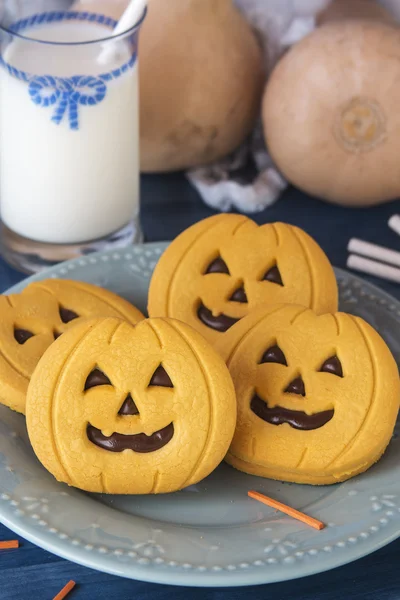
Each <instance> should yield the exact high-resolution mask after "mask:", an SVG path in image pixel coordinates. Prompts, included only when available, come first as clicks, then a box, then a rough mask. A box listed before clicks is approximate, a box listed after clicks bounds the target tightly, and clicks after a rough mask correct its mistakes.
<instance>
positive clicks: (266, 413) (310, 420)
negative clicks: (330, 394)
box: [250, 394, 335, 431]
mask: <svg viewBox="0 0 400 600" xmlns="http://www.w3.org/2000/svg"><path fill="white" fill-rule="evenodd" d="M250 408H251V410H252V411H253V413H254V414H255V415H257V417H259V418H260V419H262V420H263V421H266V422H267V423H270V424H271V425H282V424H283V423H288V425H290V427H293V428H294V429H301V430H303V431H309V430H312V429H319V428H320V427H323V426H324V425H326V423H328V421H330V420H331V419H332V417H333V415H334V412H335V411H334V410H333V409H331V410H324V411H322V412H318V413H315V414H313V415H308V414H307V413H305V412H302V411H300V410H289V409H288V408H283V407H282V406H275V407H274V408H269V406H268V404H267V403H266V402H264V400H262V399H261V398H260V397H259V396H257V394H255V395H254V396H253V398H252V400H251V403H250Z"/></svg>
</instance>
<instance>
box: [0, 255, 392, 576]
mask: <svg viewBox="0 0 400 600" xmlns="http://www.w3.org/2000/svg"><path fill="white" fill-rule="evenodd" d="M164 247H165V245H163V244H149V245H144V246H138V247H135V248H132V249H130V250H128V251H123V252H118V253H115V252H111V253H105V254H99V255H94V256H90V257H87V258H84V259H80V260H76V261H73V262H70V263H66V264H64V265H59V266H57V267H55V268H53V269H51V270H50V271H47V272H45V273H42V274H41V275H39V276H36V277H34V278H33V279H42V278H47V277H68V278H73V279H80V280H84V281H88V282H91V283H96V284H98V285H101V286H104V287H107V288H110V289H112V290H114V291H116V292H118V293H119V294H121V295H123V296H125V297H126V298H128V299H129V300H131V301H132V302H134V303H135V304H136V305H137V306H138V307H139V308H141V309H142V310H144V309H145V306H146V296H147V289H148V285H149V278H150V275H151V272H152V269H153V268H154V266H155V264H156V262H157V260H158V258H159V256H160V254H161V253H162V251H163V248H164ZM337 275H338V280H339V284H340V292H341V307H342V309H343V310H346V311H347V312H351V313H354V314H357V315H360V316H362V317H364V318H365V319H366V320H367V321H369V322H370V323H371V324H372V325H373V326H375V327H376V328H377V329H378V331H380V333H381V334H382V335H383V337H384V338H385V339H386V341H387V342H388V343H389V345H390V347H391V349H392V351H393V353H394V355H395V356H396V359H397V361H398V362H399V359H400V303H399V302H397V301H396V300H394V299H393V298H391V297H390V296H387V295H386V294H384V293H383V292H381V291H380V290H378V289H377V288H375V287H373V286H371V285H369V284H367V283H364V282H363V281H361V280H359V279H357V278H355V277H354V276H352V275H350V274H348V273H344V272H341V271H338V272H337ZM28 281H30V280H28ZM26 283H27V282H24V284H21V285H19V286H17V287H15V288H13V290H12V291H13V292H15V291H20V290H21V289H22V287H23V286H24V285H26ZM398 431H400V430H398ZM396 437H397V433H396V434H395V436H394V439H393V441H392V443H391V444H390V447H389V449H388V451H387V452H386V454H385V456H384V457H383V459H382V460H381V461H380V462H379V463H378V464H377V465H376V466H375V467H373V468H372V469H370V470H369V471H368V472H367V473H365V474H364V475H361V476H359V477H356V478H355V479H353V480H351V481H349V482H347V483H343V484H338V485H336V486H328V487H318V488H314V487H311V486H299V485H295V484H284V483H279V482H274V481H269V480H263V479H259V478H256V477H250V476H247V475H244V474H241V473H239V472H237V471H234V470H233V469H231V468H230V467H228V466H227V465H222V466H221V467H220V468H219V469H217V471H216V472H214V473H213V474H212V475H211V476H210V477H208V479H206V480H205V481H203V482H202V483H200V484H199V485H196V486H192V487H190V488H188V489H186V490H184V491H182V492H179V493H177V494H171V495H165V496H157V497H144V496H137V497H134V496H133V497H117V496H100V495H99V496H96V495H90V494H85V493H83V492H79V491H78V490H75V489H72V488H68V487H67V486H65V485H61V484H59V483H57V482H56V481H55V480H54V479H53V477H52V476H51V475H49V474H48V473H47V472H46V471H45V470H44V469H43V468H42V466H41V465H40V464H39V462H38V461H37V460H36V458H35V456H34V454H33V452H32V450H31V448H30V445H29V441H28V437H27V434H26V429H25V423H24V419H23V417H22V416H20V415H17V414H15V413H13V412H11V411H10V410H8V409H7V408H5V407H1V409H0V520H1V521H2V522H3V523H4V524H5V525H6V526H7V527H9V528H11V529H12V530H14V531H15V532H16V533H18V534H21V535H22V536H24V537H25V538H27V539H29V540H30V541H32V542H34V543H35V544H37V545H38V546H41V547H43V548H45V549H47V550H49V551H50V552H53V553H55V554H57V555H59V556H63V557H65V558H67V559H70V560H72V561H75V562H78V563H81V564H83V565H86V566H88V567H92V568H94V569H99V570H101V571H107V572H109V573H114V574H116V575H122V576H124V577H130V578H135V579H141V580H145V581H152V582H159V583H169V584H179V585H196V586H238V585H252V584H259V583H268V582H273V581H282V580H286V579H291V578H295V577H303V576H305V575H310V574H312V573H318V572H321V571H324V570H326V569H331V568H333V567H337V566H339V565H342V564H344V563H348V562H350V561H353V560H355V559H357V558H360V557H361V556H363V555H365V554H368V553H370V552H372V551H373V550H376V549H377V548H379V547H381V546H384V545H385V544H387V543H388V542H390V541H391V540H394V539H395V538H397V537H398V536H399V535H400V440H399V439H396ZM249 489H256V490H259V491H260V492H264V493H266V494H268V495H269V496H273V497H274V498H276V499H279V500H281V501H283V502H286V503H287V504H290V505H292V506H294V507H296V508H298V509H300V510H303V511H305V512H306V513H309V514H311V515H312V516H314V517H317V518H318V519H321V520H322V521H324V522H325V523H327V524H328V527H327V528H326V529H324V530H322V531H320V532H318V531H315V530H313V529H311V528H309V527H307V526H306V525H303V524H301V523H299V522H297V521H294V520H292V519H290V518H288V517H285V516H283V515H282V514H280V513H277V512H275V511H274V510H272V509H269V508H267V507H265V506H263V505H261V504H259V503H257V502H255V501H254V500H250V499H249V498H248V497H247V495H246V493H247V491H248V490H249Z"/></svg>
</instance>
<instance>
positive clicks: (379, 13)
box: [317, 0, 393, 25]
mask: <svg viewBox="0 0 400 600" xmlns="http://www.w3.org/2000/svg"><path fill="white" fill-rule="evenodd" d="M344 19H373V20H375V21H377V20H379V21H387V22H389V21H393V17H392V16H391V14H390V13H389V12H388V11H387V10H386V9H385V8H384V7H383V6H381V5H380V4H378V3H377V2H375V0H333V1H332V2H331V3H330V4H329V5H328V7H327V8H326V9H325V10H323V11H322V12H321V13H320V14H319V15H318V16H317V24H318V25H325V24H326V23H332V22H333V21H342V20H344Z"/></svg>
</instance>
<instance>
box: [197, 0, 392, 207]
mask: <svg viewBox="0 0 400 600" xmlns="http://www.w3.org/2000/svg"><path fill="white" fill-rule="evenodd" d="M234 1H235V3H236V4H237V6H238V8H240V10H242V12H243V13H244V14H245V16H246V18H247V19H248V21H249V22H250V23H251V25H252V26H253V28H254V29H255V30H256V31H257V33H258V36H259V38H260V40H261V41H262V42H263V44H264V50H265V52H264V60H265V65H266V73H267V74H268V73H270V72H271V70H272V68H273V67H274V65H275V64H276V62H277V61H278V59H279V58H280V56H281V55H282V54H283V52H284V51H285V50H286V49H287V48H288V47H289V46H291V45H292V44H294V43H296V42H298V41H299V40H300V39H301V38H303V37H304V36H305V35H307V34H308V33H311V32H312V31H313V29H314V28H315V25H316V16H317V14H318V13H319V12H320V11H321V10H323V9H325V8H326V7H327V6H328V5H329V4H330V2H331V0H234ZM348 1H349V2H351V0H348ZM378 2H380V3H381V4H383V5H384V6H385V7H386V8H387V9H388V10H390V11H391V12H392V13H393V15H394V16H395V17H397V18H398V19H399V20H400V0H378ZM246 167H247V169H246ZM245 171H247V172H249V173H250V176H249V175H248V176H247V178H245V177H244V172H245ZM187 177H188V179H189V180H190V181H191V183H192V184H193V185H194V187H195V188H196V189H197V190H198V192H199V193H200V195H201V196H202V198H203V200H204V202H205V203H206V204H208V205H209V206H211V207H212V208H214V209H216V210H220V211H229V210H232V209H236V210H239V211H241V212H245V213H255V212H260V211H262V210H264V209H265V208H267V207H268V206H271V204H273V203H274V202H276V200H277V199H278V198H279V196H280V195H281V193H282V192H283V191H284V190H285V188H286V187H287V185H288V184H287V182H286V181H285V179H284V178H283V176H282V175H281V174H280V173H279V171H278V170H277V168H276V167H275V166H274V163H273V161H272V159H271V157H270V156H269V154H268V151H267V148H266V146H265V141H264V136H263V130H262V124H261V121H260V122H259V123H258V124H257V127H256V129H255V131H254V133H253V135H252V136H251V137H250V139H249V140H248V141H247V142H246V143H245V144H243V145H242V146H241V147H240V148H239V149H238V150H237V152H235V153H234V154H233V155H232V156H229V157H227V158H226V159H225V160H222V161H220V162H217V163H214V164H212V165H209V166H205V167H197V168H194V169H191V170H190V171H188V172H187Z"/></svg>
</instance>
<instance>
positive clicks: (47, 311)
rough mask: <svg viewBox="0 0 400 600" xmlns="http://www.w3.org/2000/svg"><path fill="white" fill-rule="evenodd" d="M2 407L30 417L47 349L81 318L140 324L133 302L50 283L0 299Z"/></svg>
mask: <svg viewBox="0 0 400 600" xmlns="http://www.w3.org/2000/svg"><path fill="white" fill-rule="evenodd" d="M0 311H1V321H0V402H1V403H2V404H5V405H6V406H9V407H10V408H12V409H14V410H16V411H18V412H22V413H24V412H25V396H26V391H27V388H28V383H29V379H30V377H31V375H32V373H33V371H34V369H35V367H36V365H37V363H38V361H39V359H40V358H41V356H42V355H43V353H44V352H45V350H46V349H47V348H48V347H49V346H50V344H52V343H53V342H54V340H55V339H56V338H57V337H59V336H60V335H61V334H62V333H64V331H66V330H67V329H69V328H70V327H71V326H73V325H75V324H76V323H79V321H80V320H82V319H87V318H93V317H100V316H106V317H107V316H110V317H119V318H121V319H126V320H128V321H129V322H131V323H137V322H138V321H140V320H141V319H143V318H144V317H143V315H142V314H141V313H140V312H139V311H138V310H137V309H136V308H135V307H134V306H132V305H131V304H129V302H127V301H126V300H124V299H123V298H120V297H119V296H117V295H116V294H113V293H112V292H109V291H108V290H103V289H101V288H99V287H97V286H94V285H90V284H87V283H82V282H78V281H68V280H61V279H49V280H45V281H41V282H37V283H32V284H30V285H29V286H28V287H26V288H25V290H24V291H23V292H22V293H21V294H14V295H12V296H0Z"/></svg>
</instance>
